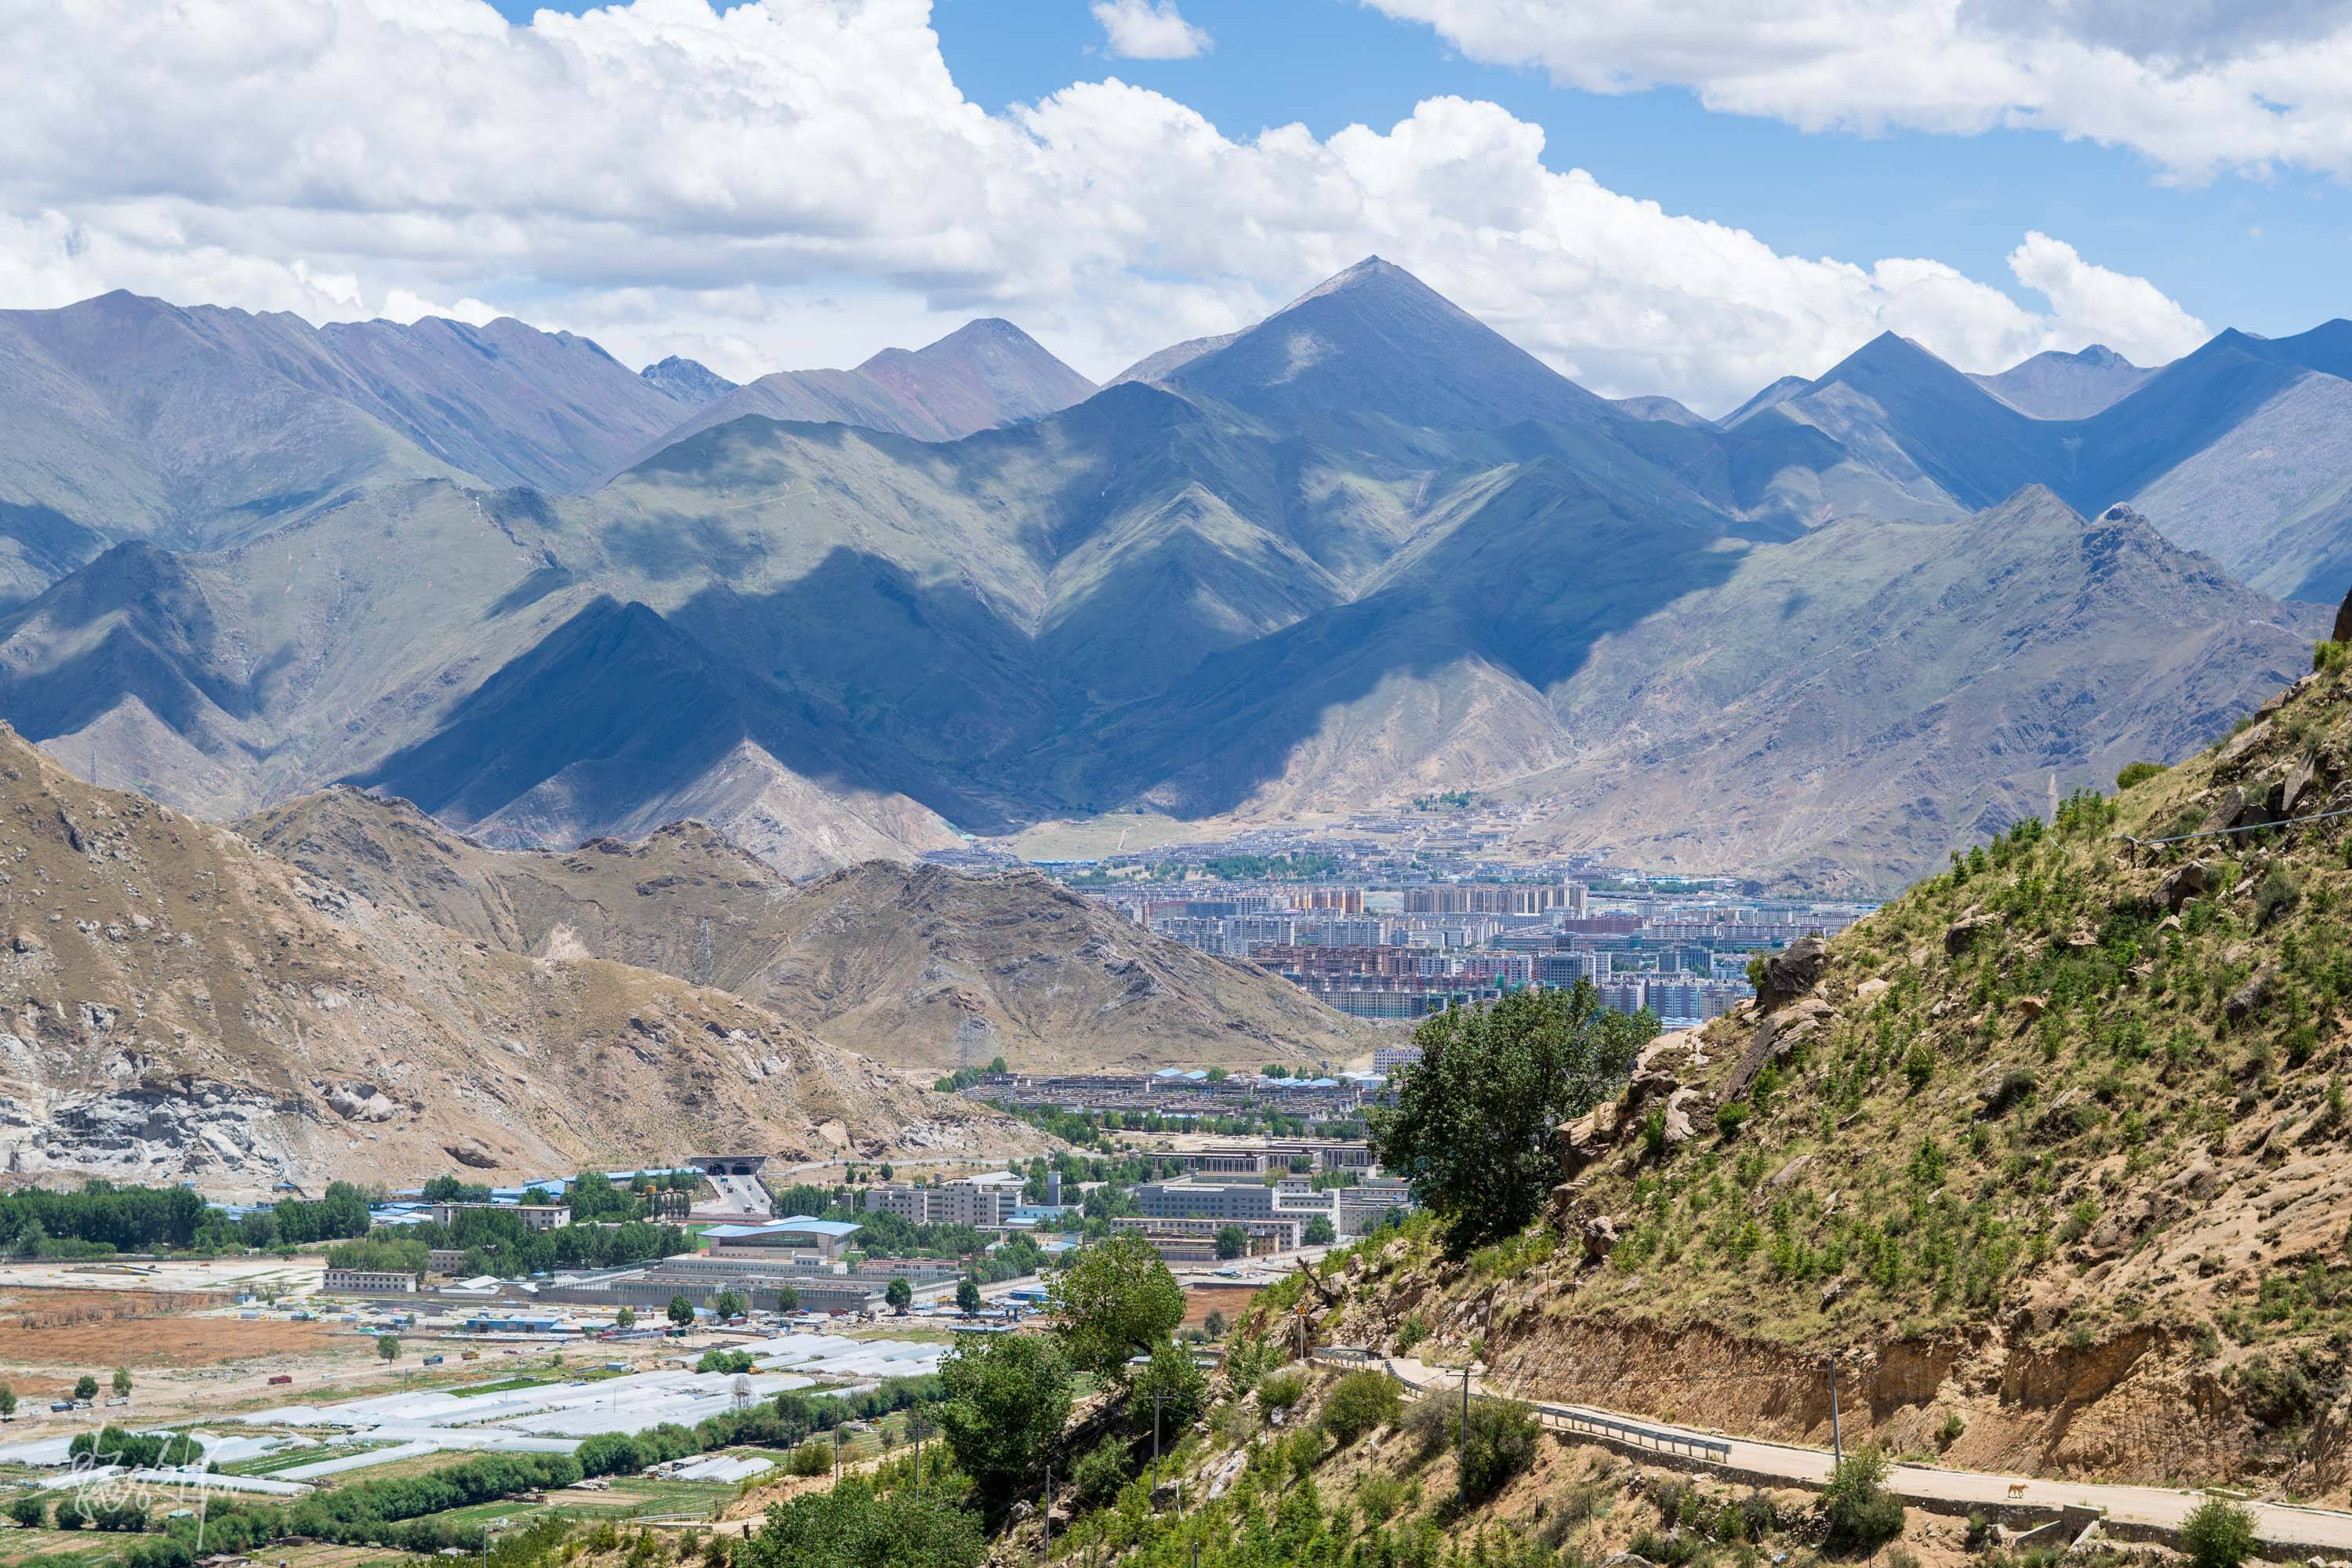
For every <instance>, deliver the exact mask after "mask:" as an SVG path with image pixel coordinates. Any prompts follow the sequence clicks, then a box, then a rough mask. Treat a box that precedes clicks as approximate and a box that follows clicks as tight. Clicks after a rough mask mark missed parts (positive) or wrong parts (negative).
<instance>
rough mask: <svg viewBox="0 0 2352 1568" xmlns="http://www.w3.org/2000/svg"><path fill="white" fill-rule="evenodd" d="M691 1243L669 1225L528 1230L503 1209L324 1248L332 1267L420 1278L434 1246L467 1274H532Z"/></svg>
mask: <svg viewBox="0 0 2352 1568" xmlns="http://www.w3.org/2000/svg"><path fill="white" fill-rule="evenodd" d="M692 1245H693V1237H689V1236H688V1235H687V1233H686V1232H685V1231H683V1230H680V1229H679V1228H678V1227H677V1226H670V1225H652V1224H648V1223H646V1222H645V1221H643V1220H628V1221H625V1222H624V1223H622V1224H619V1225H601V1224H592V1225H567V1226H556V1227H555V1228H554V1229H553V1230H538V1231H535V1230H532V1229H531V1228H530V1226H529V1224H528V1223H527V1222H526V1221H525V1220H524V1219H523V1217H522V1215H520V1214H517V1213H516V1212H514V1211H513V1210H511V1209H502V1208H485V1209H460V1210H459V1211H457V1219H456V1221H455V1223H453V1224H450V1225H439V1224H435V1223H431V1222H428V1223H426V1224H424V1225H414V1226H406V1227H404V1229H403V1230H402V1231H401V1233H400V1234H399V1236H397V1237H366V1238H365V1239H362V1240H359V1241H353V1242H347V1243H344V1244H343V1245H341V1246H338V1247H330V1248H328V1249H327V1262H328V1264H329V1266H330V1267H331V1268H391V1269H394V1270H396V1271H399V1272H403V1273H422V1272H423V1271H424V1269H425V1255H426V1254H427V1253H428V1252H430V1251H432V1250H433V1249H435V1248H436V1247H447V1248H452V1249H457V1250H462V1251H463V1252H464V1253H465V1254H466V1258H465V1261H464V1263H463V1265H462V1268H463V1271H464V1272H465V1273H467V1274H501V1275H516V1274H539V1273H545V1272H547V1271H549V1270H551V1269H556V1268H618V1267H621V1266H623V1265H625V1264H631V1263H644V1262H646V1261H647V1260H649V1259H652V1258H667V1257H670V1256H672V1255H673V1254H676V1253H680V1252H684V1251H687V1250H688V1248H689V1247H691V1246H692Z"/></svg>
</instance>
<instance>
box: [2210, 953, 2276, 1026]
mask: <svg viewBox="0 0 2352 1568" xmlns="http://www.w3.org/2000/svg"><path fill="white" fill-rule="evenodd" d="M2276 994H2278V965H2276V964H2274V963H2265V964H2263V966H2262V967H2261V968H2260V969H2257V970H2255V971H2254V972H2253V973H2252V974H2250V975H2248V976H2247V977H2246V983H2245V984H2243V985H2241V986H2239V987H2238V988H2237V989H2236V990H2235V991H2232V992H2231V993H2230V999H2229V1000H2228V1001H2226V1002H2224V1003H2222V1004H2221V1013H2222V1016H2224V1017H2226V1018H2228V1019H2229V1020H2230V1022H2231V1023H2232V1024H2242V1023H2243V1022H2245V1021H2246V1020H2247V1019H2248V1018H2250V1017H2252V1016H2253V1015H2255V1014H2256V1013H2259V1012H2261V1011H2262V1010H2263V1008H2265V1007H2267V1006H2269V1005H2270V1003H2271V998H2272V997H2273V996H2274V995H2276Z"/></svg>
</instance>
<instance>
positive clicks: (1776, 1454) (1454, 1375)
mask: <svg viewBox="0 0 2352 1568" xmlns="http://www.w3.org/2000/svg"><path fill="white" fill-rule="evenodd" d="M1388 1367H1389V1370H1390V1371H1391V1372H1392V1373H1395V1374H1396V1375H1397V1377H1398V1378H1400V1379H1401V1380H1402V1381H1403V1382H1404V1383H1406V1384H1410V1385H1411V1386H1412V1387H1414V1388H1418V1389H1424V1390H1428V1391H1431V1392H1443V1393H1454V1392H1457V1391H1458V1390H1459V1389H1460V1388H1461V1386H1462V1373H1460V1372H1459V1371H1458V1370H1455V1369H1452V1368H1447V1367H1442V1366H1429V1365H1425V1364H1424V1363H1421V1362H1418V1361H1414V1360H1411V1359H1409V1358H1406V1357H1402V1356H1391V1357H1389V1358H1388ZM1471 1388H1472V1390H1473V1391H1474V1392H1476V1393H1482V1394H1483V1393H1488V1392H1493V1391H1490V1390H1488V1389H1487V1388H1486V1385H1485V1384H1482V1383H1480V1382H1478V1381H1477V1380H1475V1379H1473V1380H1472V1383H1471ZM1516 1397H1525V1395H1517V1396H1516ZM1554 1408H1558V1409H1560V1410H1565V1411H1570V1412H1574V1413H1576V1414H1578V1415H1589V1416H1598V1417H1601V1418H1604V1419H1609V1420H1614V1421H1623V1422H1628V1423H1631V1424H1633V1425H1635V1426H1643V1427H1646V1428H1648V1429H1650V1430H1652V1431H1655V1432H1661V1433H1666V1434H1671V1435H1673V1436H1677V1437H1681V1438H1685V1439H1689V1440H1693V1441H1702V1442H1703V1441H1716V1442H1726V1441H1727V1442H1728V1443H1729V1445H1730V1449H1731V1452H1730V1456H1729V1458H1728V1459H1727V1463H1728V1464H1730V1465H1731V1466H1732V1467H1733V1468H1738V1469H1743V1470H1753V1471H1756V1472H1757V1473H1759V1474H1761V1475H1768V1476H1780V1477H1784V1478H1786V1479H1789V1480H1791V1481H1797V1482H1807V1481H1810V1482H1813V1483H1815V1484H1818V1483H1820V1482H1822V1481H1825V1480H1827V1479H1829V1474H1830V1464H1831V1459H1830V1454H1829V1451H1828V1450H1827V1449H1825V1448H1808V1447H1799V1446H1797V1445H1795V1444H1791V1443H1769V1442H1759V1441H1756V1440H1753V1439H1750V1438H1743V1437H1732V1438H1728V1439H1727V1438H1724V1437H1723V1436H1721V1435H1720V1434H1718V1433H1713V1432H1706V1431H1702V1430H1700V1429H1698V1428H1696V1427H1691V1426H1675V1425H1673V1424H1672V1423H1669V1422H1663V1421H1653V1420H1651V1419H1650V1418H1649V1417H1647V1416H1644V1415H1626V1414H1625V1413H1624V1412H1622V1411H1615V1410H1601V1409H1598V1408H1595V1407H1593V1406H1590V1405H1558V1406H1554ZM1887 1484H1888V1485H1889V1486H1890V1487H1891V1488H1892V1489H1894V1490H1895V1491H1896V1492H1897V1493H1899V1494H1901V1495H1902V1496H1904V1497H1907V1498H1911V1499H1914V1500H1945V1501H1949V1502H1955V1503H1960V1504H1963V1505H1970V1504H1978V1503H1991V1504H2004V1503H2018V1504H2022V1505H2025V1506H2028V1507H2034V1508H2047V1509H2058V1508H2063V1507H2065V1506H2067V1505H2069V1504H2073V1505H2076V1506H2080V1507H2088V1508H2096V1509H2104V1510H2105V1511H2106V1516H2107V1518H2108V1519H2109V1520H2111V1521H2114V1522H2116V1523H2118V1524H2147V1525H2156V1526H2159V1527H2162V1528H2166V1529H2177V1528H2179V1525H2180V1523H2181V1521H2183V1520H2185V1519H2187V1518H2188V1517H2189V1510H2192V1509H2194V1508H2196V1507H2197V1506H2198V1505H2199V1504H2200V1503H2202V1502H2204V1501H2205V1500H2206V1497H2205V1494H2204V1493H2202V1492H2191V1491H2179V1490H2173V1489H2167V1488H2163V1487H2134V1486H2106V1485H2100V1484H2096V1483H2093V1482H2087V1481H2064V1480H2048V1479H2039V1478H2035V1477H2031V1476H2002V1475H1992V1474H1989V1473H1987V1472H1984V1471H1981V1470H1948V1469H1944V1468H1940V1467H1937V1466H1928V1465H1897V1466H1895V1468H1894V1469H1893V1470H1892V1471H1891V1472H1890V1473H1889V1475H1888V1477H1887ZM2247 1506H2248V1507H2249V1508H2251V1509H2252V1510H2253V1512H2254V1516H2255V1519H2256V1521H2257V1526H2258V1528H2259V1530H2260V1531H2261V1534H2262V1538H2263V1541H2264V1542H2270V1543H2273V1544H2275V1545H2279V1546H2294V1547H2297V1548H2324V1549H2327V1550H2331V1551H2340V1552H2352V1513H2344V1512H2339V1511H2337V1510H2333V1509H2319V1508H2299V1507H2296V1506H2295V1505H2294V1504H2291V1503H2274V1502H2257V1503H2249V1504H2248V1505H2247Z"/></svg>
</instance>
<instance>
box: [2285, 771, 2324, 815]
mask: <svg viewBox="0 0 2352 1568" xmlns="http://www.w3.org/2000/svg"><path fill="white" fill-rule="evenodd" d="M2314 772H2315V760H2314V759H2313V758H2310V757H2305V758H2304V759H2303V761H2302V762H2300V763H2296V764H2295V768H2294V772H2293V773H2289V774H2287V775H2286V783H2284V784H2281V785H2279V799H2278V814H2279V815H2280V816H2294V808H2295V803H2296V802H2298V801H2300V800H2302V799H2303V797H2304V795H2305V791H2307V790H2309V789H2310V788H2311V775H2312V773H2314Z"/></svg>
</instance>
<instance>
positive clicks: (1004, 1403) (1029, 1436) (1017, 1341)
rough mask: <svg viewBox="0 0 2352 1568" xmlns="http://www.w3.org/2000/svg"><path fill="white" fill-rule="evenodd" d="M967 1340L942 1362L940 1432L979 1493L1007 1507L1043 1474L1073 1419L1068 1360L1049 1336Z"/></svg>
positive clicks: (998, 1506) (1028, 1335)
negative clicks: (943, 1396)
mask: <svg viewBox="0 0 2352 1568" xmlns="http://www.w3.org/2000/svg"><path fill="white" fill-rule="evenodd" d="M964 1338H965V1342H964V1343H962V1344H960V1345H958V1346H957V1347H956V1348H955V1353H954V1354H952V1355H950V1356H949V1357H948V1358H947V1359H946V1360H945V1361H944V1362H942V1363H940V1389H941V1391H942V1393H943V1394H945V1396H946V1397H945V1398H944V1399H943V1400H942V1401H941V1403H940V1405H939V1422H940V1430H941V1431H943V1432H944V1433H946V1435H947V1440H948V1447H950V1449H951V1450H953V1452H954V1454H955V1458H956V1464H957V1465H958V1467H960V1468H961V1469H962V1470H963V1472H964V1474H966V1475H968V1476H970V1477H971V1479H972V1480H973V1481H974V1482H975V1483H976V1484H977V1485H978V1488H979V1490H980V1495H981V1496H982V1497H983V1498H986V1499H989V1500H990V1502H991V1506H992V1507H996V1508H1004V1507H1010V1506H1011V1504H1012V1501H1013V1493H1014V1492H1016V1491H1018V1490H1019V1489H1022V1488H1024V1487H1026V1486H1028V1485H1029V1484H1030V1483H1032V1482H1033V1481H1035V1480H1036V1479H1038V1476H1039V1474H1040V1472H1042V1471H1043V1470H1044V1469H1045V1463H1046V1461H1047V1460H1048V1459H1050V1458H1052V1457H1053V1454H1054V1449H1055V1445H1056V1444H1058V1443H1059V1442H1060V1441H1061V1437H1062V1428H1063V1426H1065V1425H1066V1423H1067V1422H1068V1421H1069V1418H1070V1363H1069V1360H1068V1358H1067V1357H1066V1356H1065V1355H1064V1353H1063V1351H1062V1346H1061V1343H1060V1342H1059V1341H1058V1340H1055V1339H1054V1338H1051V1337H1048V1336H1046V1335H1042V1334H992V1335H966V1336H964Z"/></svg>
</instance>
